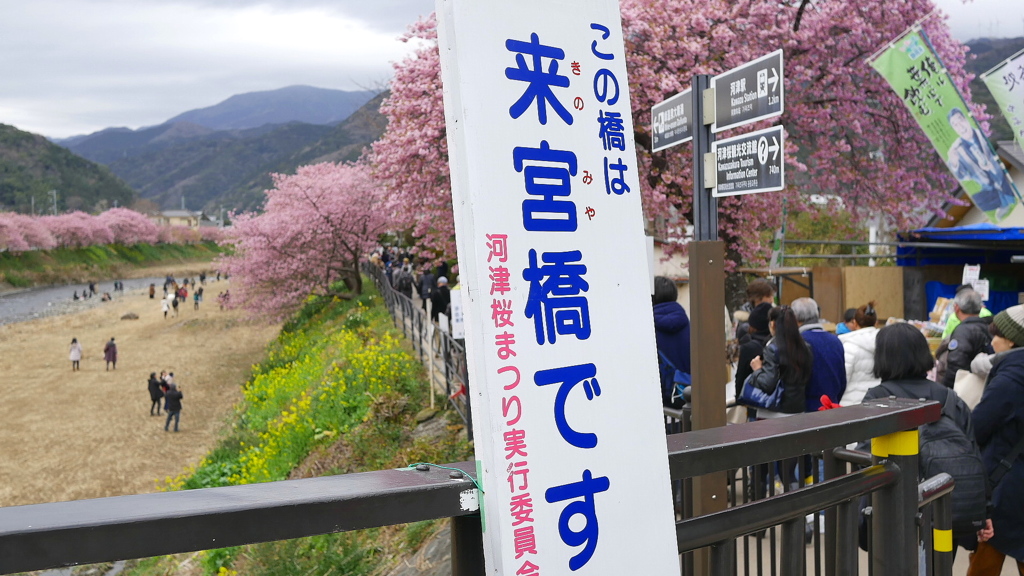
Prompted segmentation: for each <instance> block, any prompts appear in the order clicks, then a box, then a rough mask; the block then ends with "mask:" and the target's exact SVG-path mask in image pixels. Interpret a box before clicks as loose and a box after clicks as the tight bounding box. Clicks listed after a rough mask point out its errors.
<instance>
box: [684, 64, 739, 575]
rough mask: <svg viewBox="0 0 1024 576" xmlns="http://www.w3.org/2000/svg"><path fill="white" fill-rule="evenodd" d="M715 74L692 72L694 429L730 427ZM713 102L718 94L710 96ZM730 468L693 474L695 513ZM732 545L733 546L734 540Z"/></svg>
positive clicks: (721, 499) (701, 567)
mask: <svg viewBox="0 0 1024 576" xmlns="http://www.w3.org/2000/svg"><path fill="white" fill-rule="evenodd" d="M710 85H711V76H710V75H707V74H698V75H695V76H694V77H693V83H692V90H691V97H692V98H693V226H694V239H695V242H691V243H690V263H689V267H690V302H691V305H690V313H691V317H690V331H691V334H692V335H693V336H692V337H691V338H690V365H691V371H692V374H693V382H694V386H693V397H692V406H693V408H692V416H691V417H692V421H693V429H694V430H704V429H707V428H716V427H719V426H725V386H723V384H724V383H725V381H726V370H725V324H724V321H723V314H724V312H723V311H724V310H725V294H724V289H723V288H724V281H725V263H724V259H725V247H724V245H723V244H722V242H720V241H718V203H717V201H716V200H715V198H713V197H712V196H711V190H710V189H708V188H705V187H704V155H705V154H707V153H708V152H710V151H711V143H712V142H714V137H715V136H714V133H713V132H712V131H711V123H712V121H713V120H714V113H713V110H712V111H710V112H711V113H710V114H708V113H707V112H708V111H707V110H706V108H705V106H704V104H705V92H706V91H707V90H708V89H709V87H710ZM709 100H710V101H711V102H713V101H714V99H713V98H710V99H709ZM725 474H726V473H725V472H719V473H716V474H709V475H707V476H702V477H699V478H694V479H693V513H694V516H701V515H704V514H711V513H713V512H719V511H722V510H725V508H726V505H727V502H726V475H725ZM723 545H727V546H729V547H730V548H731V546H732V542H728V543H727V544H723ZM710 561H711V559H710V558H709V557H708V554H707V551H706V550H704V551H698V553H696V554H694V564H695V565H694V568H695V573H697V574H707V573H708V572H709V570H708V568H710V565H709V563H710Z"/></svg>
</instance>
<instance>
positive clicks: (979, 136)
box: [871, 30, 1020, 224]
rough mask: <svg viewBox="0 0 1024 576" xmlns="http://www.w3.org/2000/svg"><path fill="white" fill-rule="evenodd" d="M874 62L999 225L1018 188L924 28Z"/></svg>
mask: <svg viewBox="0 0 1024 576" xmlns="http://www.w3.org/2000/svg"><path fill="white" fill-rule="evenodd" d="M871 66H872V67H873V68H874V69H875V70H876V71H878V73H879V74H881V75H882V77H884V78H885V79H886V81H888V82H889V85H890V86H892V89H893V90H894V91H895V92H896V94H897V95H898V96H899V97H900V99H901V100H903V103H904V104H906V105H907V108H908V109H910V113H911V114H912V115H913V116H914V119H915V120H917V123H918V124H919V125H920V126H921V129H922V130H924V133H925V135H926V136H928V139H929V140H930V141H931V143H932V145H933V146H935V151H936V152H938V153H939V156H941V157H942V159H943V160H945V162H946V166H947V167H949V171H950V172H952V173H953V176H955V177H956V179H957V180H959V181H960V185H961V186H962V187H963V189H964V190H966V191H967V194H968V196H970V198H971V201H972V202H974V205H975V206H977V207H978V209H979V210H981V211H982V212H984V213H985V215H986V216H988V218H989V220H991V221H992V222H993V223H994V224H999V223H1000V222H1002V221H1003V220H1004V219H1005V218H1006V217H1007V216H1009V215H1010V214H1011V213H1012V212H1013V211H1014V209H1016V208H1017V206H1018V205H1019V204H1020V201H1019V200H1018V193H1017V188H1016V187H1015V186H1014V185H1013V181H1012V180H1011V179H1010V175H1009V174H1008V173H1007V172H1006V169H1005V168H1003V165H1002V163H1001V162H1000V161H999V158H998V157H996V154H995V152H994V151H993V150H992V146H991V145H990V144H989V141H988V138H986V137H985V135H984V134H983V133H982V131H981V129H980V128H978V123H977V122H976V121H975V120H974V117H973V116H972V115H971V112H970V110H969V109H968V108H967V104H966V103H965V102H964V99H963V97H962V96H961V95H960V92H959V91H958V90H957V89H956V85H955V84H953V80H952V79H951V78H950V77H949V73H948V72H946V69H945V67H944V66H943V65H942V61H941V60H940V59H939V57H938V56H936V55H935V52H934V51H933V50H932V48H931V44H930V43H929V42H928V38H927V36H925V33H924V31H923V30H911V31H910V32H908V33H907V34H906V35H904V36H901V37H900V38H899V39H898V40H896V41H895V42H893V43H892V44H890V45H889V47H888V48H886V49H885V50H884V51H882V52H881V53H880V54H879V55H878V56H877V57H876V58H875V59H874V60H873V61H872V62H871Z"/></svg>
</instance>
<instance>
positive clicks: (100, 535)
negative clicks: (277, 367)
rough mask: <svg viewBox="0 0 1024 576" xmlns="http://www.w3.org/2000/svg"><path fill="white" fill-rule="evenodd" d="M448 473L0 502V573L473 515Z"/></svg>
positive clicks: (459, 483)
mask: <svg viewBox="0 0 1024 576" xmlns="http://www.w3.org/2000/svg"><path fill="white" fill-rule="evenodd" d="M448 466H449V467H452V468H460V469H462V470H464V471H466V472H474V471H475V466H474V464H473V463H471V462H460V463H457V464H449V465H448ZM452 475H453V473H452V472H451V471H449V470H444V469H441V468H436V467H430V469H429V470H427V471H419V470H381V471H378V472H365V473H361V474H342V475H338V476H324V477H321V478H307V479H302V480H285V481H280V482H268V483H264V484H248V485H245V486H227V487H223V488H204V489H199V490H185V491H181V492H160V493H155V494H137V495H132V496H114V497H110V498H95V499H91V500H76V501H71V502H53V503H47V504H31V505H27V506H13V507H8V508H0V574H9V573H12V572H25V571H29V570H39V569H43V568H56V567H59V566H69V565H74V564H90V563H96V562H105V561H111V560H122V559H126V558H143V557H148V556H158V555H162V554H177V553H180V552H191V551H194V550H205V549H210V548H223V547H227V546H238V545H242V544H254V543H257V542H270V541H274V540H287V539H291V538H301V537H305V536H314V535H317V534H329V533H333V532H345V531H349V530H360V529H363V528H374V527H379V526H389V525H392V524H405V523H409V522H418V521H421V520H433V519H437V518H450V517H455V516H462V515H468V514H473V513H475V512H476V511H477V508H476V505H475V501H476V492H475V489H474V486H473V483H472V482H471V481H470V480H468V479H466V478H465V477H464V476H463V477H460V478H453V477H452ZM455 475H457V473H456V474H455ZM466 492H468V494H466Z"/></svg>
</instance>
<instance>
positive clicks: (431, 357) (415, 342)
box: [363, 264, 473, 440]
mask: <svg viewBox="0 0 1024 576" xmlns="http://www.w3.org/2000/svg"><path fill="white" fill-rule="evenodd" d="M363 271H364V272H366V274H367V275H368V276H369V277H370V278H371V279H372V280H373V283H374V285H375V286H376V287H377V291H378V292H379V293H380V295H381V296H382V297H383V298H384V304H385V305H386V306H387V308H388V312H390V313H391V318H392V320H393V321H394V323H395V327H396V328H398V329H400V330H402V333H403V334H405V337H406V339H407V340H408V341H409V343H410V344H411V345H412V347H413V351H414V352H416V353H417V354H419V359H420V362H422V363H423V364H424V366H426V367H427V373H428V378H429V379H430V380H431V385H432V386H433V385H435V384H436V385H437V386H438V387H440V388H441V390H443V391H444V394H445V397H446V398H447V402H448V403H449V405H451V407H452V408H453V409H454V410H455V411H456V412H458V413H459V416H461V417H462V421H463V422H465V423H466V426H467V428H468V430H469V438H470V439H471V440H472V438H473V421H472V418H471V417H470V410H469V402H468V398H469V396H468V386H469V377H468V370H467V366H466V348H465V346H463V345H462V343H460V342H459V341H458V340H456V339H454V338H452V337H451V335H450V334H449V333H447V332H445V331H443V330H441V329H440V327H439V326H438V325H437V324H435V323H433V322H431V320H430V317H429V316H428V315H427V311H426V309H425V308H424V307H422V306H418V305H417V304H416V303H415V302H413V300H412V299H410V298H409V297H407V296H406V295H405V294H402V293H401V292H399V291H398V290H395V289H394V288H392V286H391V282H390V281H388V279H387V276H386V275H385V274H384V271H383V270H381V269H380V268H377V267H376V266H373V265H370V264H366V265H365V266H364V268H363Z"/></svg>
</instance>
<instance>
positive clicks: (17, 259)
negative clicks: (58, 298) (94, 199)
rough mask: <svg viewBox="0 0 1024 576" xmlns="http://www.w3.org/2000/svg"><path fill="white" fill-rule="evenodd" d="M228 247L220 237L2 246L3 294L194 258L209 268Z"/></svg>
mask: <svg viewBox="0 0 1024 576" xmlns="http://www.w3.org/2000/svg"><path fill="white" fill-rule="evenodd" d="M223 251H224V249H223V248H222V247H220V246H218V245H217V244H216V243H213V242H201V243H198V244H155V245H150V244H136V245H134V246H120V245H117V244H111V245H107V246H90V247H88V248H58V249H55V250H33V251H29V252H19V253H11V252H0V294H4V293H10V292H13V291H17V290H21V289H25V288H30V287H37V286H53V285H62V284H76V283H83V282H90V281H97V280H108V279H109V280H114V279H118V280H123V279H128V278H145V277H148V276H154V275H156V276H163V275H164V270H165V269H166V270H171V269H175V268H177V267H180V266H183V265H184V266H188V265H190V264H199V263H203V264H205V266H204V267H203V269H206V270H209V269H212V266H211V265H210V262H212V261H213V259H214V258H216V257H217V256H218V255H220V254H221V253H222V252H223ZM154 269H156V270H159V272H157V273H154ZM170 273H173V272H170Z"/></svg>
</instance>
